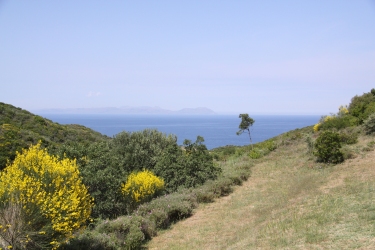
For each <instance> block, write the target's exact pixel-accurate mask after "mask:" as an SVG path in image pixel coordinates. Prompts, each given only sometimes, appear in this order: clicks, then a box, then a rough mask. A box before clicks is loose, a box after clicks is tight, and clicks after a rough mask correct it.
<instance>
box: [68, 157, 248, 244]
mask: <svg viewBox="0 0 375 250" xmlns="http://www.w3.org/2000/svg"><path fill="white" fill-rule="evenodd" d="M250 167H251V164H250V163H249V162H245V161H244V162H243V163H242V164H234V166H233V167H232V168H231V169H230V172H227V173H225V174H224V173H223V174H222V175H220V177H219V178H218V179H216V180H209V181H207V182H206V183H205V184H204V185H202V186H199V187H196V188H189V189H181V190H179V191H178V192H174V193H171V194H166V195H162V196H159V197H158V198H155V199H153V200H151V201H150V202H147V203H144V204H141V205H140V206H139V207H138V208H137V209H136V210H135V211H134V212H133V213H132V214H130V215H128V216H120V217H118V218H116V219H114V220H98V222H97V224H96V227H94V228H91V229H87V230H85V231H84V232H83V233H82V234H79V235H77V237H76V238H74V239H71V240H70V241H69V242H67V243H65V244H64V245H62V246H61V249H69V250H75V249H77V250H78V249H94V250H107V249H142V244H144V243H145V242H146V241H147V240H149V239H150V238H152V237H154V236H155V235H157V231H158V230H159V229H165V228H168V227H169V226H170V225H171V224H172V223H174V222H176V221H178V220H181V219H183V218H186V217H189V216H191V215H192V213H193V209H194V208H196V207H197V205H198V204H199V203H203V202H212V201H214V199H216V198H219V197H220V196H224V195H228V194H230V193H231V192H232V190H233V188H232V187H233V186H234V185H240V184H241V183H242V182H243V181H244V180H246V179H247V178H248V177H249V175H250Z"/></svg>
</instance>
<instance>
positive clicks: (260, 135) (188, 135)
mask: <svg viewBox="0 0 375 250" xmlns="http://www.w3.org/2000/svg"><path fill="white" fill-rule="evenodd" d="M40 115H41V116H42V117H45V118H47V119H49V120H52V121H53V122H57V123H59V124H79V125H83V126H85V127H88V128H91V129H93V130H95V131H97V132H100V133H101V134H104V135H107V136H110V137H113V136H115V135H116V134H118V133H120V132H122V131H127V132H135V131H140V130H144V129H157V130H158V131H160V132H163V133H165V134H174V135H176V136H177V142H178V144H179V145H182V143H183V141H184V140H185V139H188V140H191V141H193V142H194V141H195V140H196V138H197V136H202V137H203V138H204V144H205V145H206V146H207V148H208V149H213V148H217V147H222V146H226V145H236V146H244V145H248V144H250V139H249V135H248V134H247V133H243V134H242V135H237V134H236V132H237V131H238V126H239V124H240V121H241V119H240V118H239V117H238V115H109V114H107V115H104V114H100V115H99V114H95V115H94V114H84V115H82V114H40ZM251 117H252V118H253V119H254V120H255V123H254V124H253V126H252V127H251V130H250V132H251V138H252V142H253V143H257V142H261V141H264V140H267V139H270V138H272V137H274V136H277V135H280V134H282V133H285V132H288V131H290V130H294V129H297V128H303V127H306V126H310V125H314V124H316V123H317V122H318V121H319V119H320V116H317V115H254V116H251Z"/></svg>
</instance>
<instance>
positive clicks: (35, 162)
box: [0, 143, 93, 249]
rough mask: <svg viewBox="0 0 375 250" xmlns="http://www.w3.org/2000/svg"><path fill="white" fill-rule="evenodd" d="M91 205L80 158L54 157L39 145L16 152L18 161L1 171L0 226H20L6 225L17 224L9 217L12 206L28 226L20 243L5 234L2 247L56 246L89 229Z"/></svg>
mask: <svg viewBox="0 0 375 250" xmlns="http://www.w3.org/2000/svg"><path fill="white" fill-rule="evenodd" d="M92 206H93V200H92V198H91V197H90V195H89V194H88V191H87V188H86V187H85V186H84V185H83V184H82V181H81V177H80V173H79V171H78V167H77V165H76V161H75V160H70V159H67V158H64V159H58V158H57V157H55V156H51V155H49V154H48V152H47V150H46V149H41V148H40V143H39V144H37V145H34V146H31V147H30V148H29V149H27V150H23V152H22V153H18V152H17V155H16V158H15V160H14V162H13V163H12V164H10V165H8V166H7V167H6V168H5V169H4V171H3V172H1V173H0V216H1V217H0V227H2V228H4V227H7V228H9V229H12V228H15V227H16V225H12V223H9V224H8V225H4V224H3V223H4V222H5V221H10V222H12V220H9V219H7V218H8V217H9V216H7V213H6V212H7V211H8V210H9V208H11V207H20V209H21V211H20V216H18V217H20V218H19V220H22V221H21V222H18V227H19V225H20V224H22V225H23V226H22V227H21V231H23V232H19V237H16V238H18V240H17V239H14V236H12V237H10V238H11V239H8V237H7V234H4V233H5V232H4V231H3V232H4V233H3V234H2V233H0V238H1V239H0V243H1V242H4V241H5V242H7V243H8V244H9V245H10V246H13V247H14V248H23V247H21V246H27V247H26V248H27V249H30V248H32V246H34V247H35V248H39V249H40V248H49V249H51V248H57V247H58V246H59V244H60V243H61V242H62V241H64V240H67V239H69V238H71V237H72V236H73V232H74V231H76V230H78V229H79V228H81V227H82V226H84V224H85V223H86V222H87V220H88V219H89V217H90V214H91V209H92ZM13 224H15V223H13ZM17 231H20V230H19V229H18V230H17ZM22 233H23V235H22ZM25 241H27V242H26V243H27V244H25Z"/></svg>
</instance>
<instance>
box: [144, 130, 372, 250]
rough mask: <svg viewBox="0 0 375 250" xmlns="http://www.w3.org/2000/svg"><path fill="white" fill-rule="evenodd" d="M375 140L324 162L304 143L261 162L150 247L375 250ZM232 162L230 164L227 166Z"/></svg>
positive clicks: (298, 142)
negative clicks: (339, 160)
mask: <svg viewBox="0 0 375 250" xmlns="http://www.w3.org/2000/svg"><path fill="white" fill-rule="evenodd" d="M373 139H374V138H371V137H361V138H360V141H359V143H357V144H355V145H353V146H350V147H349V150H350V151H352V152H353V153H354V155H355V158H354V159H350V160H347V161H345V162H344V163H342V164H339V165H335V166H327V165H322V164H318V163H316V162H315V161H314V159H313V157H311V155H309V154H308V153H307V146H306V143H305V142H304V141H303V139H300V140H296V141H294V142H292V143H291V144H289V145H284V146H280V147H279V148H278V149H277V150H275V151H274V152H272V153H271V154H269V155H267V156H266V157H264V158H262V159H259V160H257V161H256V164H255V166H254V167H253V168H252V175H251V177H250V178H249V179H248V181H246V182H245V183H244V184H243V185H242V186H240V187H236V189H235V191H234V192H233V193H232V194H231V195H229V196H227V197H224V198H221V199H218V200H217V201H216V202H214V203H211V204H206V205H201V206H200V207H199V208H198V209H197V210H196V212H195V214H194V215H193V216H192V217H190V218H188V219H186V220H184V221H181V222H178V223H176V224H175V225H174V226H173V227H172V228H171V229H168V230H166V231H164V232H161V233H160V234H159V235H158V236H157V237H155V238H154V239H152V240H151V241H150V242H149V244H148V245H147V247H148V248H149V249H179V250H180V249H206V250H209V249H375V237H374V236H375V199H374V198H375V182H374V177H375V168H374V160H375V152H374V151H372V150H370V149H369V147H368V146H367V145H368V143H369V142H373ZM227 164H230V161H228V162H227Z"/></svg>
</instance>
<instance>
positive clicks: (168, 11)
mask: <svg viewBox="0 0 375 250" xmlns="http://www.w3.org/2000/svg"><path fill="white" fill-rule="evenodd" d="M0 34H1V35H0V84H1V85H0V86H1V90H0V102H5V103H9V104H12V105H14V106H17V107H21V108H23V109H27V110H36V109H45V108H90V107H121V106H159V107H161V108H165V109H171V110H178V109H182V108H189V107H191V108H193V107H208V108H211V109H213V110H214V111H216V112H218V113H221V114H224V113H242V112H246V113H249V114H318V115H326V114H329V113H331V112H336V111H337V110H338V107H339V106H340V105H341V104H348V103H349V102H350V99H351V97H353V96H354V95H361V94H363V93H364V92H368V91H370V89H371V88H373V87H375V1H374V0H355V1H353V0H329V1H323V0H321V1H315V0H311V1H300V0H296V1H292V0H284V1H276V0H275V1H271V0H270V1H252V0H246V1H221V0H215V1H213V0H212V1H209V0H207V1H194V0H190V1H163V0H161V1H70V0H65V1H47V0H45V1H39V0H35V1H17V0H16V1H10V0H9V1H1V0H0Z"/></svg>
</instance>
